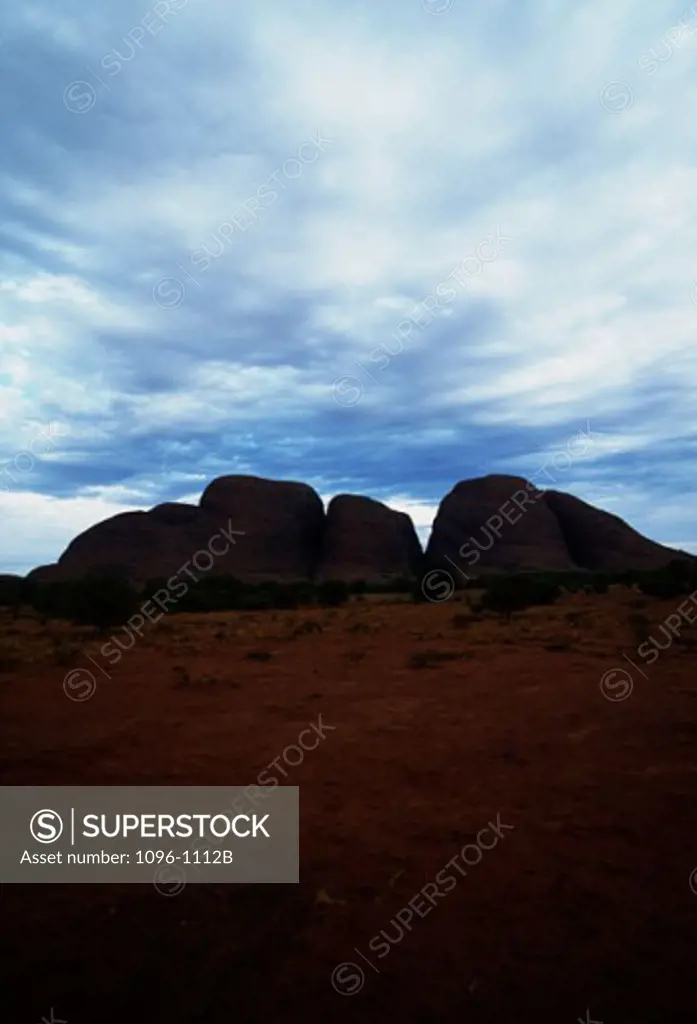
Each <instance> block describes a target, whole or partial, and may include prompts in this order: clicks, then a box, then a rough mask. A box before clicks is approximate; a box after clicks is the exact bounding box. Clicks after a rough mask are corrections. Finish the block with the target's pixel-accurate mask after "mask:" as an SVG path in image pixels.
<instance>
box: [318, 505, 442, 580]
mask: <svg viewBox="0 0 697 1024" xmlns="http://www.w3.org/2000/svg"><path fill="white" fill-rule="evenodd" d="M422 557H423V553H422V551H421V544H420V543H419V538H418V537H417V535H416V530H415V529H414V524H413V523H412V521H411V519H410V518H409V516H408V515H405V513H404V512H396V511H395V510H394V509H391V508H388V507H387V505H383V504H382V503H381V502H379V501H374V500H373V499H372V498H363V497H359V496H357V495H355V494H339V495H337V497H335V498H332V500H331V501H330V502H329V506H328V508H327V517H326V521H325V526H324V543H323V552H322V560H321V562H320V565H319V569H318V578H319V579H325V580H327V579H330V580H332V579H334V580H374V579H379V578H383V579H385V580H387V579H390V578H391V577H397V576H414V575H415V574H416V573H417V572H418V571H419V568H420V565H421V560H422Z"/></svg>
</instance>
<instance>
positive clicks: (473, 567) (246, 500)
mask: <svg viewBox="0 0 697 1024" xmlns="http://www.w3.org/2000/svg"><path fill="white" fill-rule="evenodd" d="M224 531H227V533H228V534H229V538H228V541H227V543H226V542H225V533H224ZM216 536H218V539H217V540H216V541H215V545H214V546H215V551H214V549H213V547H212V546H211V541H212V538H215V537H216ZM212 555H214V556H215V557H212ZM680 557H684V558H691V557H693V556H690V555H687V554H686V553H685V552H681V551H676V550H673V549H672V548H667V547H663V546H662V545H660V544H656V543H654V542H653V541H650V540H648V539H647V538H646V537H642V536H641V534H639V533H637V532H636V530H633V529H632V528H631V527H630V526H628V525H627V523H625V522H624V521H623V520H622V519H619V518H618V517H617V516H614V515H611V514H610V513H609V512H602V511H600V509H596V508H594V507H593V506H592V505H588V504H587V503H586V502H584V501H581V500H580V499H579V498H574V497H571V495H568V494H561V493H559V492H558V491H539V490H537V488H535V486H534V485H533V484H531V483H529V482H528V481H526V480H524V479H523V478H522V477H517V476H503V475H493V476H485V477H480V478H478V479H476V480H462V481H461V482H460V483H458V484H456V485H455V487H454V488H453V489H452V491H450V493H449V494H447V495H446V496H445V498H444V499H443V501H442V502H441V504H440V507H439V509H438V514H437V516H436V518H435V521H434V524H433V529H432V532H431V536H430V539H429V542H428V547H427V551H426V556H425V559H424V557H423V555H422V552H421V545H420V544H419V541H418V538H417V536H416V532H415V530H414V526H413V524H412V522H411V519H410V518H409V516H407V515H405V514H404V513H402V512H396V511H394V510H393V509H390V508H388V507H387V506H386V505H383V504H381V503H380V502H379V501H374V500H373V499H371V498H365V497H359V496H356V495H350V494H342V495H339V496H338V497H336V498H334V499H333V500H332V501H331V502H330V503H329V507H328V509H327V513H326V515H325V512H324V508H323V506H322V501H321V499H320V497H319V495H318V494H317V493H316V492H315V491H314V490H313V489H312V488H311V487H309V486H308V485H307V484H303V483H291V482H289V481H279V480H266V479H263V478H261V477H256V476H223V477H219V478H218V479H217V480H213V482H212V483H211V484H209V486H208V487H207V488H206V490H205V491H204V492H203V495H202V496H201V500H200V502H199V504H198V505H184V504H177V503H171V502H170V503H166V504H163V505H157V506H156V507H155V508H153V509H151V510H150V511H149V512H124V513H121V514H120V515H117V516H113V517H112V518H111V519H107V520H105V521H104V522H102V523H97V525H96V526H93V527H91V528H90V529H89V530H86V531H85V532H84V533H82V534H80V535H79V536H78V537H76V538H75V540H73V541H72V543H71V544H69V545H68V547H67V548H66V550H65V552H64V553H63V555H61V557H60V559H59V560H58V562H57V563H56V564H55V565H49V566H40V567H39V568H38V569H35V570H34V572H33V573H30V576H31V577H32V578H33V579H36V580H43V581H50V580H69V579H76V578H79V577H81V576H84V575H86V574H87V573H91V572H107V571H108V572H112V573H115V574H118V575H121V576H125V577H126V578H128V579H130V580H131V581H132V582H134V583H136V584H139V583H144V582H145V581H146V580H148V579H153V578H156V577H160V578H161V577H164V578H166V579H169V578H170V577H171V576H173V575H175V574H178V573H181V571H182V567H183V566H187V565H188V566H191V564H192V562H193V563H194V567H193V571H194V572H196V570H198V578H200V577H201V576H202V575H206V574H207V573H213V574H216V573H228V574H230V575H233V576H236V577H237V578H238V579H240V580H242V581H245V582H261V581H262V580H278V581H285V582H291V581H294V580H311V579H316V580H327V579H343V580H359V579H364V580H366V582H379V581H382V580H387V579H389V578H391V577H396V576H409V575H412V574H419V573H420V572H421V571H422V569H423V566H422V564H421V563H422V562H423V563H424V565H425V567H426V568H436V567H440V568H443V569H445V570H446V571H447V572H449V573H450V574H451V575H452V576H453V577H456V576H457V574H458V571H459V572H460V573H461V574H462V576H463V577H464V576H465V575H466V576H470V577H474V576H476V575H478V574H482V573H487V572H496V571H499V572H523V571H526V570H531V571H534V570H547V571H555V570H568V569H575V568H581V569H589V570H592V569H596V570H608V571H614V570H620V569H651V568H656V567H658V566H661V565H665V564H666V563H667V562H670V561H672V560H673V559H675V558H680ZM199 563H200V564H199ZM186 575H187V576H188V574H186ZM188 578H191V579H194V578H197V577H196V575H194V576H193V577H188Z"/></svg>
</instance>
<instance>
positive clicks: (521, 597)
mask: <svg viewBox="0 0 697 1024" xmlns="http://www.w3.org/2000/svg"><path fill="white" fill-rule="evenodd" d="M560 595H561V589H560V587H559V586H558V585H557V584H556V583H552V582H551V581H548V580H545V579H540V578H536V577H535V576H498V577H492V578H491V579H490V580H489V582H488V585H487V588H486V590H485V591H484V594H483V595H482V607H484V608H487V609H489V610H490V611H493V612H498V613H499V614H500V615H504V616H505V618H506V621H510V618H511V615H512V614H513V612H517V611H522V610H523V609H524V608H528V607H530V606H531V605H548V604H553V603H554V602H555V601H556V600H557V599H558V598H559V597H560Z"/></svg>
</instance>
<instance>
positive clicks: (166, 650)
mask: <svg viewBox="0 0 697 1024" xmlns="http://www.w3.org/2000/svg"><path fill="white" fill-rule="evenodd" d="M679 603H680V602H679V601H656V600H652V599H648V598H643V597H642V596H641V595H639V594H637V593H634V592H632V591H629V590H626V589H615V588H613V589H612V590H611V591H610V592H609V593H608V594H606V595H601V596H588V595H574V596H567V597H565V598H564V599H563V600H562V601H560V602H559V603H558V604H557V605H555V606H553V607H551V608H535V609H530V610H529V611H527V612H525V613H520V614H518V615H516V616H514V617H513V619H512V621H511V622H510V623H508V624H507V623H506V622H505V621H504V620H503V619H500V618H498V617H496V616H493V615H482V614H480V615H478V616H476V615H473V614H472V613H471V611H470V610H469V605H468V604H467V602H463V601H461V600H459V599H458V600H451V601H446V602H443V603H441V604H425V605H414V604H410V603H404V602H398V601H393V602H390V601H386V600H384V599H383V600H370V599H366V600H363V601H357V602H354V603H351V604H350V605H347V606H344V607H342V608H337V609H310V610H308V609H301V610H297V611H283V612H273V613H269V612H267V613H235V612H230V613H225V614H222V613H220V614H211V615H198V616H194V615H190V616H184V615H181V616H169V617H168V618H166V619H164V620H163V621H162V622H160V623H158V624H157V625H154V626H152V627H151V628H150V630H149V632H147V633H146V634H145V635H144V637H143V639H142V640H140V641H139V642H138V643H137V644H136V645H135V646H134V648H133V649H132V650H130V651H127V652H125V653H124V654H123V657H122V659H121V661H120V662H119V664H118V665H116V666H114V667H113V668H110V667H109V665H108V664H107V663H106V662H103V665H104V668H105V669H106V670H107V671H109V672H110V673H111V675H112V678H111V679H109V680H107V679H106V678H105V677H104V676H102V675H101V674H100V673H99V672H98V671H96V670H95V669H94V668H92V671H93V672H94V674H95V676H96V678H97V686H96V690H95V692H94V693H93V694H92V696H91V697H90V698H89V699H87V700H84V701H77V700H75V699H68V696H66V692H64V688H63V679H64V676H65V674H66V672H68V671H70V670H73V669H76V668H79V667H83V666H84V667H85V668H88V669H89V668H90V662H89V661H88V660H87V657H86V653H92V654H94V652H95V651H96V650H97V649H98V647H99V644H100V643H101V642H103V641H100V640H98V639H96V638H95V637H94V636H93V635H92V634H91V633H90V631H89V630H78V629H75V628H73V627H70V626H68V625H65V624H60V623H50V624H48V625H45V626H41V625H40V623H38V622H37V621H35V620H34V619H32V618H30V617H22V618H20V619H19V620H18V621H16V622H13V621H11V619H10V617H9V615H6V617H5V618H4V619H3V621H2V624H1V625H0V695H1V696H0V730H1V739H2V742H1V744H0V764H1V766H2V772H1V780H2V784H4V785H125V784H129V785H175V784H176V785H183V784H190V785H230V786H238V785H247V784H249V783H252V782H254V781H255V780H256V778H257V776H258V774H259V773H260V772H261V771H262V770H263V769H264V768H265V767H266V766H267V765H269V764H270V763H271V762H272V761H274V759H278V758H281V761H280V763H281V764H282V765H283V767H284V770H285V771H286V772H287V778H286V779H285V780H284V781H286V783H287V784H289V785H297V786H299V787H300V808H301V843H300V884H299V885H256V886H241V885H227V886H225V885H216V884H186V885H185V886H184V888H183V889H182V890H181V891H179V892H177V893H176V894H174V895H165V894H164V893H162V892H159V891H158V890H157V889H156V888H155V886H153V885H101V886H93V885H84V884H83V885H5V886H4V887H3V890H2V894H1V895H0V908H1V911H2V921H3V929H2V931H3V940H2V944H3V948H2V963H3V965H4V971H5V982H4V985H3V989H4V1000H3V1002H4V1004H5V1010H6V1012H8V1015H7V1018H6V1019H8V1020H12V1021H15V1020H16V1021H27V1022H32V1024H33V1022H36V1021H40V1020H42V1018H46V1019H47V1020H50V1019H52V1018H51V1017H50V1016H49V1014H50V1013H52V1014H53V1015H54V1016H53V1019H54V1020H56V1021H57V1020H65V1021H67V1022H69V1024H100V1022H104V1024H111V1022H116V1021H120V1022H123V1021H128V1022H139V1021H144V1022H145V1021H148V1022H152V1024H160V1022H162V1024H164V1022H168V1024H180V1022H181V1024H183V1022H199V1021H200V1022H204V1021H205V1022H212V1021H216V1022H217V1021H223V1020H225V1021H227V1020H230V1021H241V1022H244V1021H253V1022H256V1021H267V1022H268V1021H274V1022H275V1021H278V1022H285V1021H288V1022H296V1021H297V1022H299V1021H310V1020H312V1021H314V1020H318V1021H330V1020H331V1021H349V1020H361V1021H369V1022H372V1021H384V1020H389V1019H391V1020H395V1021H400V1022H420V1021H424V1022H425V1021H458V1022H459V1021H463V1022H468V1021H471V1022H474V1024H480V1022H492V1024H504V1022H505V1024H509V1022H510V1024H512V1022H514V1021H515V1022H520V1021H525V1022H527V1021H536V1022H537V1021H540V1022H547V1021H550V1022H552V1021H554V1022H564V1021H568V1022H569V1024H574V1022H576V1021H577V1020H581V1021H582V1022H585V1021H587V1020H588V1021H599V1022H603V1024H644V1022H646V1024H649V1022H651V1024H672V1022H676V1024H677V1022H681V1024H683V1022H685V1024H687V1022H688V1021H692V1020H694V1019H695V1012H696V1011H697V993H696V992H695V986H694V954H695V929H696V926H697V872H695V869H696V868H697V815H696V814H695V809H696V800H695V798H696V797H697V759H696V757H695V746H696V745H697V679H696V678H695V660H696V659H695V655H696V654H697V640H696V639H695V634H694V629H693V631H692V633H689V631H688V632H687V633H685V634H684V635H683V636H682V637H680V638H679V639H676V640H675V641H674V642H673V643H672V644H671V646H670V648H669V649H667V650H665V651H663V652H662V653H661V655H660V658H659V659H658V660H657V661H656V662H655V663H654V664H653V665H651V666H646V665H644V664H642V662H641V660H640V659H638V658H637V657H636V654H635V653H633V652H636V648H637V645H638V643H640V642H641V640H642V639H645V637H646V636H648V635H649V634H650V633H651V632H653V635H654V636H656V635H657V633H656V629H655V626H656V625H657V624H659V623H661V622H662V621H663V620H664V619H665V618H666V616H667V615H669V614H670V613H671V612H674V610H675V607H676V606H677V605H678V604H679ZM313 623H314V624H316V625H312V624H313ZM117 635H118V634H117ZM662 639H663V638H662ZM622 653H625V654H627V655H629V656H630V657H632V659H633V660H634V661H635V662H636V663H637V664H638V665H639V666H640V667H641V668H642V669H643V671H644V672H645V673H646V675H647V676H648V678H644V677H643V676H642V675H641V674H640V673H639V672H638V671H637V670H636V669H632V668H631V667H630V666H629V665H628V663H627V662H626V661H624V660H623V658H622ZM622 666H623V667H624V668H625V669H628V670H629V672H630V673H631V674H632V676H633V677H634V678H633V688H632V690H631V693H629V692H628V686H627V684H626V682H624V683H622V682H621V681H620V682H618V681H617V678H616V677H606V685H605V693H604V692H603V690H602V689H601V685H600V683H601V678H602V677H603V675H604V674H605V673H607V672H608V671H610V670H611V669H613V668H619V667H622ZM619 697H624V699H618V698H619ZM320 715H321V719H322V723H323V725H324V727H325V739H324V740H323V741H322V742H320V743H318V745H317V747H316V749H314V750H313V751H308V752H305V754H304V756H303V759H302V762H301V763H300V764H297V765H294V766H290V764H289V763H287V762H286V761H285V760H284V759H283V752H284V751H285V750H286V749H287V748H288V747H289V745H294V744H296V743H297V738H298V735H299V733H300V732H301V731H302V730H303V729H306V728H307V727H308V726H309V725H310V724H311V723H313V722H315V723H317V722H318V721H319V720H320ZM292 759H293V758H292ZM497 817H498V820H499V821H500V822H503V823H506V824H507V825H509V826H511V827H510V828H508V829H506V830H503V829H502V830H501V836H500V838H499V840H498V841H497V843H496V844H495V845H494V847H493V848H491V849H490V850H487V851H486V852H484V853H483V855H482V856H481V858H480V859H479V860H478V861H476V862H475V863H473V864H472V865H471V866H469V865H468V866H465V865H464V864H463V862H462V861H461V860H460V861H459V863H460V866H461V867H462V868H463V871H464V872H466V873H464V874H463V873H461V872H459V871H451V872H450V873H451V874H454V876H455V878H456V882H457V884H456V885H455V886H454V887H453V888H452V890H451V891H449V892H448V893H447V895H444V896H443V898H441V899H438V900H437V901H433V902H432V903H429V904H427V905H428V906H429V907H430V910H428V911H427V912H426V914H425V916H423V917H421V916H420V915H419V914H418V913H415V914H414V915H413V918H412V919H411V921H410V927H409V929H407V928H404V929H403V935H402V937H401V939H400V938H399V922H398V921H397V922H396V921H395V919H396V915H397V914H398V913H399V912H400V911H402V910H403V908H405V907H408V906H409V901H410V900H413V899H414V897H416V896H417V895H418V893H419V890H421V889H422V888H423V886H425V885H426V884H427V883H429V882H432V881H433V880H434V878H435V876H436V875H437V874H438V873H439V872H441V871H442V869H444V868H445V866H446V864H447V863H448V862H449V861H452V859H453V858H458V857H459V856H460V851H461V850H462V848H463V846H465V845H466V844H472V843H474V842H475V840H476V836H477V833H478V832H480V830H481V829H483V828H485V827H486V826H487V824H488V823H489V822H496V821H497ZM693 872H695V874H693ZM693 890H694V891H693ZM419 903H420V905H421V902H420V899H419ZM382 930H384V931H385V932H386V934H387V935H389V936H390V939H391V941H390V942H388V943H387V945H388V946H389V949H388V952H387V953H383V955H382V956H381V957H379V958H378V956H377V955H376V953H375V952H372V949H373V947H370V946H369V942H370V941H371V939H372V938H374V937H375V936H379V935H380V932H381V931H382ZM380 948H382V949H384V945H383V946H382V947H380V946H378V949H380ZM363 958H365V959H363ZM368 961H369V962H368ZM342 964H345V965H349V966H345V967H343V968H339V970H337V968H338V967H339V965H342ZM351 965H353V966H351Z"/></svg>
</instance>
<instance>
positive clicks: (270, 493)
mask: <svg viewBox="0 0 697 1024" xmlns="http://www.w3.org/2000/svg"><path fill="white" fill-rule="evenodd" d="M323 527H324V508H323V505H322V501H321V499H320V497H319V495H318V494H317V493H316V492H315V491H313V489H312V488H311V487H308V486H307V484H301V483H290V482H288V481H276V480H264V479H262V478H261V477H253V476H224V477H219V478H218V479H217V480H214V481H213V482H212V483H211V484H210V485H209V486H208V487H207V488H206V490H205V491H204V492H203V495H202V496H201V501H200V503H199V505H198V506H196V505H183V504H176V503H167V504H163V505H157V506H156V507H155V508H153V509H151V511H149V512H123V513H120V514H119V515H116V516H112V517H111V518H110V519H106V520H104V522H101V523H97V524H96V525H95V526H92V527H90V529H89V530H85V532H84V533H81V534H80V535H79V536H78V537H76V538H75V540H73V541H72V542H71V543H70V544H69V545H68V547H67V548H66V550H65V552H64V553H63V555H61V557H60V559H59V560H58V563H57V564H56V565H52V566H41V567H40V568H39V569H37V570H34V574H33V578H35V579H37V580H43V581H50V580H68V579H75V578H79V577H80V576H85V575H86V574H88V573H91V572H102V573H103V572H108V573H113V574H116V575H120V576H125V577H126V578H127V579H129V580H132V581H133V582H134V583H144V582H146V581H147V580H149V579H154V578H156V577H165V578H169V577H170V576H172V575H173V574H175V573H177V572H179V571H180V570H181V568H182V566H185V565H187V564H188V565H189V568H190V571H191V572H192V573H193V576H189V575H188V574H187V573H186V572H185V574H184V575H183V576H182V579H187V578H188V579H191V580H192V582H193V580H194V579H195V578H196V577H197V576H198V577H200V576H202V575H206V574H208V573H214V574H215V573H229V574H231V575H233V576H236V577H237V578H238V579H240V580H243V581H245V582H256V581H259V580H285V581H292V580H304V579H308V578H310V577H311V576H312V575H313V574H314V572H315V570H316V567H317V564H318V562H319V556H320V552H321V544H322V531H323ZM222 531H227V532H228V534H229V537H228V540H227V541H226V539H225V534H224V533H223V536H222V538H221V537H220V536H218V539H215V540H213V542H212V538H215V537H216V535H220V534H221V532H222ZM225 549H226V550H225ZM211 558H213V562H212V564H211V565H209V563H210V562H211ZM192 560H193V562H194V564H193V566H192V565H191V563H192ZM199 565H200V566H201V567H202V568H201V569H199ZM197 569H199V571H198V572H197Z"/></svg>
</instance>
